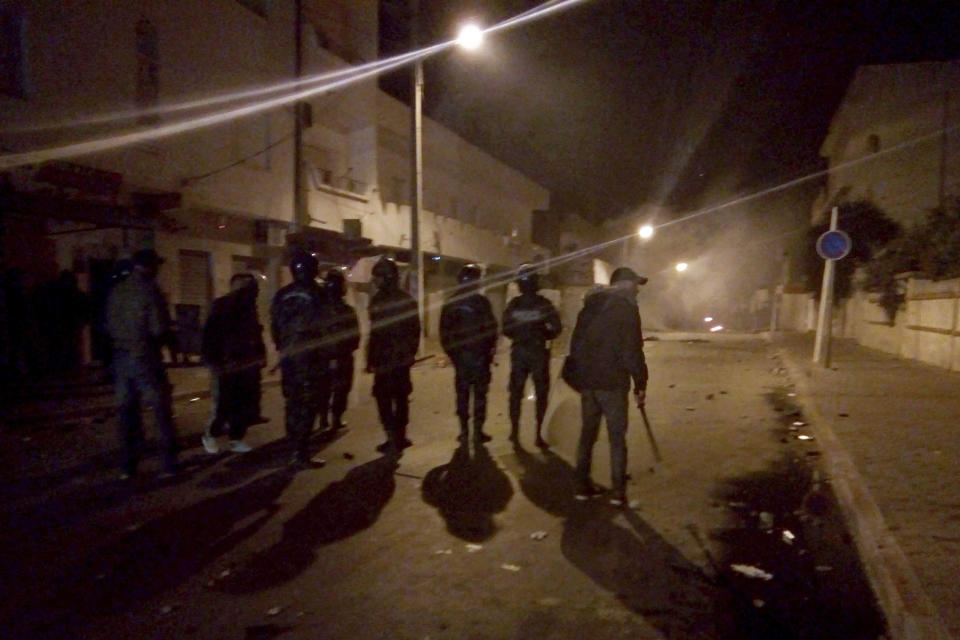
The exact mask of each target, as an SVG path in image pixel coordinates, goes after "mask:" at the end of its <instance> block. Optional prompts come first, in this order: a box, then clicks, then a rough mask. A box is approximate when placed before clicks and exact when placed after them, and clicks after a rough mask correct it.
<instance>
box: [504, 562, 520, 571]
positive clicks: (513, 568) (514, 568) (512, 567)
mask: <svg viewBox="0 0 960 640" xmlns="http://www.w3.org/2000/svg"><path fill="white" fill-rule="evenodd" d="M500 568H501V569H504V570H506V571H513V572H517V571H520V567H519V566H517V565H515V564H502V565H500Z"/></svg>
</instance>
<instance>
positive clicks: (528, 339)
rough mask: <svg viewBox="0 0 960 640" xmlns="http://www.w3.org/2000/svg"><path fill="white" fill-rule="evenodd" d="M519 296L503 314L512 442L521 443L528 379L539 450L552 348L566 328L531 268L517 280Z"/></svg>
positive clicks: (526, 267) (542, 442) (543, 443)
mask: <svg viewBox="0 0 960 640" xmlns="http://www.w3.org/2000/svg"><path fill="white" fill-rule="evenodd" d="M517 286H518V287H519V288H520V295H519V296H517V297H516V298H514V299H513V300H511V301H510V303H509V304H508V305H507V309H506V310H505V311H504V312H503V335H505V336H507V337H508V338H510V340H512V341H513V344H512V345H511V347H510V384H509V387H508V389H509V392H510V404H509V408H510V440H511V441H513V442H519V441H520V405H521V404H522V401H523V388H524V386H525V385H526V383H527V376H530V377H532V378H533V388H534V391H535V393H536V397H537V405H536V418H537V440H536V444H537V446H538V447H541V448H545V447H546V446H547V442H546V441H545V440H544V439H543V434H542V428H543V417H544V416H545V415H546V413H547V399H548V398H549V397H550V345H549V341H550V340H553V339H554V338H556V337H557V336H558V335H560V331H561V330H562V329H563V325H562V324H561V323H560V314H559V313H557V308H556V307H554V306H553V303H551V302H550V301H549V300H547V299H546V298H544V297H543V296H541V295H540V294H538V293H537V291H538V290H539V289H540V282H539V278H538V277H537V272H536V270H534V268H533V267H532V266H531V265H523V266H521V267H520V269H519V272H518V277H517Z"/></svg>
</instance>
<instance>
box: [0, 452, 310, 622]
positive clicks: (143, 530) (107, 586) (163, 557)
mask: <svg viewBox="0 0 960 640" xmlns="http://www.w3.org/2000/svg"><path fill="white" fill-rule="evenodd" d="M292 478H293V474H292V473H290V472H289V471H286V470H281V471H277V472H274V473H271V474H268V475H265V476H262V477H260V478H258V479H256V480H254V481H252V482H250V483H248V484H246V485H244V486H242V487H240V488H238V489H235V490H233V491H230V492H228V493H224V494H221V495H218V496H215V497H212V498H208V499H206V500H203V501H201V502H198V503H196V504H193V505H191V506H189V507H187V508H185V509H181V510H179V511H175V512H173V513H171V514H169V515H166V516H163V517H161V518H157V519H155V520H153V521H150V522H147V523H145V524H144V525H142V526H140V527H139V528H137V529H135V530H132V531H130V532H128V533H127V534H126V535H124V536H123V537H121V538H120V539H119V540H116V541H112V542H110V543H109V544H106V545H104V546H102V547H100V548H99V549H97V550H95V551H94V552H93V553H91V554H90V555H88V556H87V557H86V558H83V559H81V560H80V561H78V562H76V563H75V564H73V565H71V566H69V567H68V568H67V569H66V570H65V571H64V572H63V574H62V575H61V576H60V578H59V579H58V580H57V581H56V582H55V583H53V584H52V585H46V587H45V588H46V589H47V590H46V591H45V592H40V593H37V591H31V590H30V589H27V588H26V587H27V585H21V586H20V588H21V589H22V591H18V595H17V597H15V598H14V600H20V601H21V604H19V605H17V604H13V610H12V613H11V614H10V615H4V618H5V621H4V622H2V623H0V631H3V632H6V631H12V633H11V634H10V635H9V636H5V637H17V638H75V637H82V636H83V634H82V632H80V631H78V629H79V628H82V625H83V624H84V623H85V622H87V621H88V620H90V619H92V618H94V617H96V616H99V615H107V614H116V613H118V612H122V611H125V610H128V609H130V608H131V607H132V606H133V605H134V604H135V603H137V602H142V601H148V600H151V599H153V598H155V597H156V596H157V595H159V594H161V593H163V592H165V591H166V590H168V589H170V588H172V587H174V586H176V585H178V584H180V583H181V582H183V581H184V580H186V579H187V578H189V577H190V576H193V575H195V574H197V573H198V572H199V571H201V570H202V569H203V568H204V567H206V566H207V565H209V564H210V563H211V562H213V561H214V560H216V559H217V558H219V557H220V556H222V555H223V554H224V553H226V552H227V551H228V550H230V549H231V548H233V547H234V546H236V545H237V544H238V543H240V542H241V541H242V540H244V539H246V538H248V537H250V536H251V535H253V534H254V533H255V532H256V531H257V530H258V529H260V527H262V526H263V525H264V524H265V523H266V522H267V521H268V520H269V519H270V518H271V517H272V516H273V515H274V513H276V511H277V510H278V509H279V505H278V503H277V500H278V499H279V498H280V496H281V494H282V493H283V491H284V489H285V488H286V487H287V485H288V484H289V483H290V481H291V479H292ZM241 523H242V526H240V527H237V525H239V524H241ZM34 589H37V590H39V589H40V587H34ZM31 596H32V599H31V600H28V601H27V602H26V603H23V599H25V598H30V597H31ZM5 605H6V606H4V609H5V610H7V611H10V609H8V607H10V606H11V602H10V601H7V602H6V603H5ZM0 635H3V633H0Z"/></svg>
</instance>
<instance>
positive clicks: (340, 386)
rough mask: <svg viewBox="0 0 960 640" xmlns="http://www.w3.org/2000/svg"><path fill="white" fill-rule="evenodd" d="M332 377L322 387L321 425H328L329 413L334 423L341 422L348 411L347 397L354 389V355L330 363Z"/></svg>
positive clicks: (327, 378) (327, 377)
mask: <svg viewBox="0 0 960 640" xmlns="http://www.w3.org/2000/svg"><path fill="white" fill-rule="evenodd" d="M330 363H331V366H330V375H329V376H325V378H326V383H325V384H322V385H321V387H320V424H323V425H326V424H327V413H328V412H329V413H330V414H331V415H332V416H333V421H334V423H337V422H340V418H341V417H343V413H344V412H345V411H346V410H347V397H348V396H349V395H350V389H352V388H353V354H350V355H349V356H343V357H341V358H336V359H334V360H331V361H330Z"/></svg>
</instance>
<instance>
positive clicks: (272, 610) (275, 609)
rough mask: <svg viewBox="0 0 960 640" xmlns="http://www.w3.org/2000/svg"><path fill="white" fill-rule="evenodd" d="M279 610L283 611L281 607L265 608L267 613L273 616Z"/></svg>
mask: <svg viewBox="0 0 960 640" xmlns="http://www.w3.org/2000/svg"><path fill="white" fill-rule="evenodd" d="M281 611H283V607H270V608H269V609H267V615H268V616H275V615H277V614H279V613H280V612H281Z"/></svg>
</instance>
